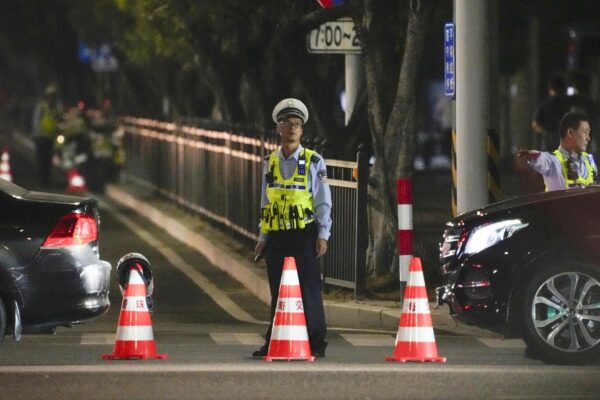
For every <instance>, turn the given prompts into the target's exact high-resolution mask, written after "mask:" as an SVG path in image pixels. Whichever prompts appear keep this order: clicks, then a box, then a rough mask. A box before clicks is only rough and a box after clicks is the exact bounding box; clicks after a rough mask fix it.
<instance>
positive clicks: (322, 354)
mask: <svg viewBox="0 0 600 400" xmlns="http://www.w3.org/2000/svg"><path fill="white" fill-rule="evenodd" d="M313 356H315V357H325V350H324V349H323V350H321V349H319V350H315V351H313Z"/></svg>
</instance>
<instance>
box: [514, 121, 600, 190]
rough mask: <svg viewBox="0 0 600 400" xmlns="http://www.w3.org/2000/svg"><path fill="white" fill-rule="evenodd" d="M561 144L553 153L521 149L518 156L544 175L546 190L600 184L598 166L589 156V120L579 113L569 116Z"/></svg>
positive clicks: (563, 122)
mask: <svg viewBox="0 0 600 400" xmlns="http://www.w3.org/2000/svg"><path fill="white" fill-rule="evenodd" d="M559 131H560V145H559V146H558V149H556V150H555V151H553V152H552V153H549V152H544V151H537V150H519V151H518V152H517V157H519V158H521V159H524V160H526V161H527V163H528V164H529V166H530V167H531V168H533V169H534V170H536V171H537V172H539V173H540V174H542V176H543V178H544V183H545V185H546V191H550V190H561V189H570V188H576V187H585V186H588V185H592V184H594V183H598V167H597V166H596V162H595V161H594V157H593V156H592V154H590V153H586V152H585V150H587V146H588V144H589V142H590V132H591V129H590V123H589V120H588V117H587V116H585V115H583V114H578V113H567V114H565V115H564V116H563V117H562V119H561V121H560V126H559Z"/></svg>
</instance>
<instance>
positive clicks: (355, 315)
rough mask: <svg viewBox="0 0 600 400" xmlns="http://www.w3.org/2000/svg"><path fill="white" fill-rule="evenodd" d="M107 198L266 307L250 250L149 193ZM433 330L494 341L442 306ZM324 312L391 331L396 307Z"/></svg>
mask: <svg viewBox="0 0 600 400" xmlns="http://www.w3.org/2000/svg"><path fill="white" fill-rule="evenodd" d="M106 196H107V197H109V198H110V199H111V200H113V201H115V202H117V203H119V204H121V205H124V206H126V207H128V208H130V209H131V210H132V211H135V212H136V213H138V214H140V215H141V216H144V217H145V218H147V219H148V220H149V221H151V222H152V223H154V224H155V225H157V226H158V227H160V228H162V229H164V230H165V231H166V232H167V233H169V234H170V235H171V236H173V237H174V238H176V239H178V240H180V241H181V242H183V243H186V244H187V245H189V246H191V247H193V248H194V249H196V250H197V251H199V252H200V253H201V254H202V255H203V256H204V257H206V258H207V259H208V260H209V261H210V262H211V263H212V264H213V265H214V266H216V267H217V268H219V269H221V270H223V271H225V272H227V273H228V274H229V275H230V276H232V277H233V278H235V279H236V280H238V281H239V282H240V283H241V284H242V285H244V286H245V287H246V288H247V289H248V290H249V291H251V292H252V293H253V294H254V295H255V296H257V297H258V298H259V299H260V300H262V301H263V302H265V304H269V302H270V294H269V286H268V283H267V274H266V268H265V266H264V264H263V263H262V262H261V263H259V264H255V263H254V262H253V261H252V260H253V257H254V254H253V251H252V250H253V249H251V248H247V247H248V246H247V245H243V244H241V243H239V242H237V241H236V240H234V239H233V238H231V237H230V236H228V235H226V234H225V233H224V232H222V231H220V230H218V229H215V228H212V227H211V226H210V225H209V224H208V223H207V222H205V221H203V220H202V219H201V218H199V217H195V216H193V215H191V214H190V213H187V212H185V211H184V210H182V209H181V208H180V207H177V205H176V204H173V203H170V202H168V201H164V200H161V199H160V198H158V197H157V196H155V195H153V193H152V192H151V191H149V190H144V189H141V188H137V187H132V186H127V187H125V185H122V184H114V185H109V186H108V187H107V189H106ZM430 309H431V315H432V319H433V326H434V328H435V329H436V330H437V331H439V332H441V333H443V334H450V335H468V336H478V337H498V335H497V334H495V333H491V332H488V331H486V330H482V329H479V328H476V327H470V326H466V325H464V324H458V323H456V322H455V321H454V320H453V319H452V318H451V317H450V315H449V313H448V308H447V307H446V306H443V307H440V308H438V309H435V308H434V303H433V302H431V303H430ZM325 314H326V317H327V324H328V326H330V327H342V328H351V329H369V330H377V331H388V332H390V333H395V332H396V331H397V329H398V321H399V317H400V307H399V304H398V303H397V302H394V301H378V300H365V301H360V302H357V301H343V302H342V301H333V300H326V301H325Z"/></svg>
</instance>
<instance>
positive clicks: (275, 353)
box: [263, 257, 315, 361]
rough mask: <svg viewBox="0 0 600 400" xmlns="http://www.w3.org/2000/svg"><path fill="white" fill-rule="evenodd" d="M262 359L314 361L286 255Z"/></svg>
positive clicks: (295, 276) (291, 262) (292, 266)
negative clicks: (265, 350) (267, 346)
mask: <svg viewBox="0 0 600 400" xmlns="http://www.w3.org/2000/svg"><path fill="white" fill-rule="evenodd" d="M263 360H266V361H273V360H287V361H292V360H306V361H314V360H315V357H313V355H312V353H311V351H310V343H309V342H308V330H307V329H306V318H305V316H304V304H303V302H302V293H301V292H300V281H299V280H298V271H297V270H296V260H294V257H286V258H285V259H284V261H283V273H282V275H281V283H280V284H279V298H278V299H277V310H276V311H275V318H273V328H272V329H271V341H270V342H269V351H268V353H267V355H266V356H265V357H263Z"/></svg>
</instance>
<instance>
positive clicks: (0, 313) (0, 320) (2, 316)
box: [0, 297, 6, 342]
mask: <svg viewBox="0 0 600 400" xmlns="http://www.w3.org/2000/svg"><path fill="white" fill-rule="evenodd" d="M5 333H6V307H4V301H2V297H0V342H2V339H4V334H5Z"/></svg>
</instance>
